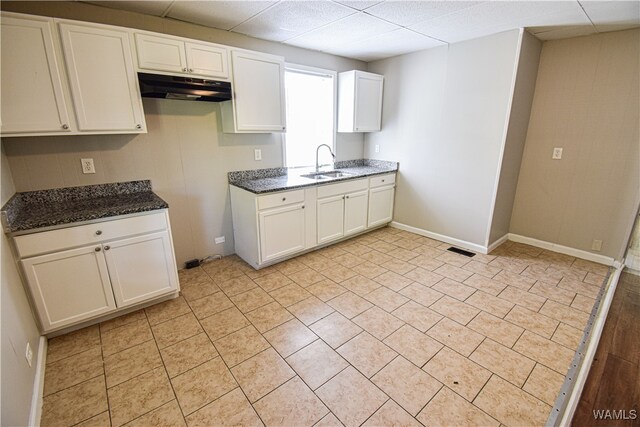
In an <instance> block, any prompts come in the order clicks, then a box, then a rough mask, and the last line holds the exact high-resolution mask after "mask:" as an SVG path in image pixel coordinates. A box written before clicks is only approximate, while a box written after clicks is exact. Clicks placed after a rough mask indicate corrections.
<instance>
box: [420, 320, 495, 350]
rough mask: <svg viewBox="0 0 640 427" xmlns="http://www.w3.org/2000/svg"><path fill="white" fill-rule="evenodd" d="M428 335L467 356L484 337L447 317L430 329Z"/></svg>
mask: <svg viewBox="0 0 640 427" xmlns="http://www.w3.org/2000/svg"><path fill="white" fill-rule="evenodd" d="M427 335H429V336H430V337H431V338H435V339H436V340H438V341H440V342H441V343H443V344H444V345H447V346H449V347H451V348H452V349H454V350H456V351H457V352H458V353H460V354H462V355H464V356H467V357H468V356H469V355H470V354H471V353H473V350H475V349H476V347H478V346H479V345H480V343H481V342H482V340H483V339H484V335H481V334H479V333H477V332H475V331H473V330H471V329H469V328H467V327H465V326H462V325H461V324H459V323H456V322H454V321H453V320H451V319H449V318H446V317H445V318H443V319H442V320H440V321H439V322H438V323H437V324H436V325H435V326H433V327H432V328H431V329H429V330H428V331H427Z"/></svg>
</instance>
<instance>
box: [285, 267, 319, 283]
mask: <svg viewBox="0 0 640 427" xmlns="http://www.w3.org/2000/svg"><path fill="white" fill-rule="evenodd" d="M288 277H289V279H291V280H293V281H294V282H296V283H297V284H298V285H299V286H302V287H303V288H306V287H307V286H309V285H313V284H314V283H318V282H321V281H323V280H324V279H326V277H324V276H323V275H322V274H320V273H318V272H317V271H315V270H313V269H312V268H309V267H305V268H304V269H302V270H300V271H297V272H295V273H292V274H289V276H288Z"/></svg>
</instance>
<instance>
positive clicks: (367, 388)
mask: <svg viewBox="0 0 640 427" xmlns="http://www.w3.org/2000/svg"><path fill="white" fill-rule="evenodd" d="M316 394H317V395H318V397H320V399H322V401H323V402H324V404H325V405H327V406H328V407H329V409H330V410H331V412H333V414H334V415H335V416H336V417H338V419H339V420H340V421H341V422H342V423H343V424H344V425H345V426H346V427H355V426H359V425H360V424H362V423H363V422H364V421H365V420H367V418H369V417H370V416H371V415H372V414H373V413H375V412H376V411H377V410H378V409H379V408H380V407H381V406H382V405H383V404H384V403H385V402H386V401H387V399H388V397H387V396H386V395H385V394H384V393H383V392H382V391H380V390H379V389H378V388H377V387H376V386H375V385H373V383H371V381H369V380H367V379H366V378H365V377H364V376H363V375H362V374H360V373H359V372H358V371H356V370H355V368H353V367H348V368H347V369H345V370H344V371H342V372H340V373H339V374H338V375H336V376H335V377H334V378H332V379H331V380H330V381H329V382H327V383H326V384H324V385H323V386H322V387H320V388H319V389H318V390H316Z"/></svg>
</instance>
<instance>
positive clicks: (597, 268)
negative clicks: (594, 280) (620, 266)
mask: <svg viewBox="0 0 640 427" xmlns="http://www.w3.org/2000/svg"><path fill="white" fill-rule="evenodd" d="M571 267H572V268H577V269H580V270H586V271H589V272H591V273H594V274H598V275H601V276H604V275H606V274H607V272H608V271H609V267H608V266H606V265H603V264H598V263H595V262H592V261H587V260H584V259H580V258H576V260H575V261H574V262H573V264H571Z"/></svg>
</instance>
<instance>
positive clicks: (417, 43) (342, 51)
mask: <svg viewBox="0 0 640 427" xmlns="http://www.w3.org/2000/svg"><path fill="white" fill-rule="evenodd" d="M444 44H446V43H443V42H441V41H439V40H434V39H432V38H430V37H427V36H424V35H422V34H419V33H416V32H414V31H411V30H407V29H406V28H400V29H399V30H394V31H390V32H388V33H384V34H380V35H379V36H374V37H371V38H368V39H364V40H361V41H359V42H356V43H349V44H346V45H343V46H340V47H337V48H334V49H332V50H331V51H330V53H333V54H335V55H341V56H348V57H350V58H355V59H359V60H361V61H367V62H370V61H375V60H378V59H383V58H389V57H391V56H396V55H402V54H403V53H409V52H415V51H418V50H424V49H429V48H432V47H436V46H442V45H444Z"/></svg>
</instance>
